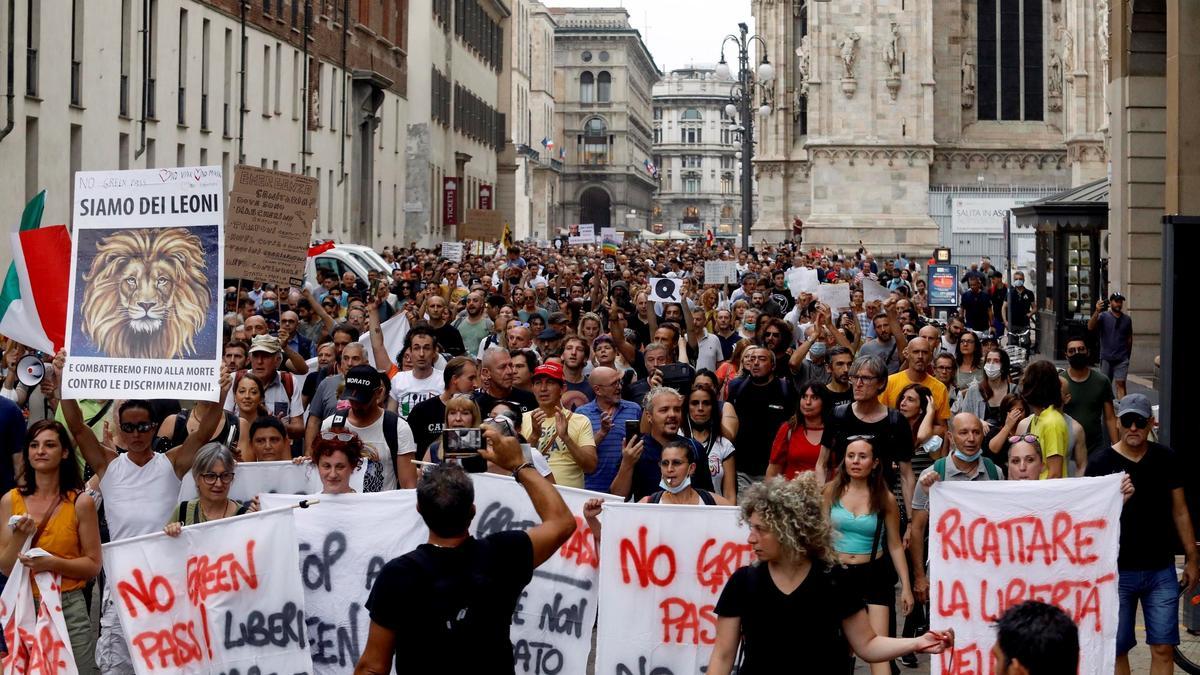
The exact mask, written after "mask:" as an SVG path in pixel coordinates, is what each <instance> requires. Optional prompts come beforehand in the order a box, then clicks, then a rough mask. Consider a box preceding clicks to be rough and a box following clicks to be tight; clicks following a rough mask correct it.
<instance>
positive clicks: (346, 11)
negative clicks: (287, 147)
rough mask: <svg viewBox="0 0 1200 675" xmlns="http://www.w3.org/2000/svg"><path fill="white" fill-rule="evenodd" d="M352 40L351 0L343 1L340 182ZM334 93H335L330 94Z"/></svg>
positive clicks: (343, 163)
mask: <svg viewBox="0 0 1200 675" xmlns="http://www.w3.org/2000/svg"><path fill="white" fill-rule="evenodd" d="M349 38H350V0H343V1H342V132H341V136H342V138H341V151H340V152H341V155H340V156H339V157H338V180H337V184H338V185H341V184H342V181H344V180H346V72H347V68H346V66H347V64H346V47H347V45H346V43H347V41H348V40H349ZM329 93H331V94H332V93H333V92H329Z"/></svg>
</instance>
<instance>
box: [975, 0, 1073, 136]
mask: <svg viewBox="0 0 1200 675" xmlns="http://www.w3.org/2000/svg"><path fill="white" fill-rule="evenodd" d="M978 14H979V22H978V26H977V32H976V36H977V38H978V46H979V57H978V62H979V74H978V76H977V78H976V80H977V83H978V91H979V93H978V102H977V104H976V105H977V114H978V116H979V119H981V120H997V121H1020V120H1041V119H1043V112H1042V110H1043V107H1044V104H1043V101H1044V94H1043V86H1044V77H1043V65H1042V24H1043V22H1042V0H979V10H978ZM1068 58H1069V57H1068ZM1063 60H1064V59H1061V58H1060V57H1059V56H1057V55H1055V56H1052V57H1051V70H1052V71H1054V72H1053V73H1052V74H1051V75H1050V77H1051V78H1052V79H1057V81H1051V82H1049V83H1047V84H1049V86H1050V88H1051V89H1052V90H1055V88H1056V87H1057V88H1058V89H1057V90H1058V91H1061V87H1062V82H1061V79H1060V78H1061V77H1062V76H1063V75H1064V74H1065V70H1066V68H1065V67H1064V66H1063V63H1062V61H1063ZM1056 63H1057V66H1055V64H1056Z"/></svg>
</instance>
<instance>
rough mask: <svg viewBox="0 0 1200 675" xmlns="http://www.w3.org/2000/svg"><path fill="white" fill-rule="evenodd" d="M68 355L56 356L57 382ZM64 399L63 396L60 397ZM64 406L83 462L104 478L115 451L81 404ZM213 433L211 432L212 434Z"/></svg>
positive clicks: (72, 403) (64, 414) (60, 378)
mask: <svg viewBox="0 0 1200 675" xmlns="http://www.w3.org/2000/svg"><path fill="white" fill-rule="evenodd" d="M66 361H67V353H66V352H65V351H61V350H60V351H59V352H58V354H56V355H55V356H54V374H55V380H56V381H58V382H62V370H63V366H64V365H66ZM59 398H60V399H62V396H61V395H60V396H59ZM60 405H61V406H62V411H63V418H64V419H65V420H66V422H67V431H69V432H71V437H72V438H74V439H75V445H76V447H78V448H79V452H80V454H82V455H83V460H84V461H85V462H87V463H88V466H90V467H92V470H93V471H95V472H96V475H98V476H100V477H101V478H103V477H104V471H105V469H107V468H108V463H109V462H111V461H113V460H114V459H116V458H117V453H116V451H115V450H111V449H109V448H106V447H104V446H103V445H101V444H100V440H99V439H97V438H96V434H94V433H92V430H91V428H90V427H88V425H87V422H85V421H84V419H83V411H82V410H80V408H79V402H78V401H75V400H74V399H66V400H63V401H62V402H61V403H60ZM210 433H211V432H210Z"/></svg>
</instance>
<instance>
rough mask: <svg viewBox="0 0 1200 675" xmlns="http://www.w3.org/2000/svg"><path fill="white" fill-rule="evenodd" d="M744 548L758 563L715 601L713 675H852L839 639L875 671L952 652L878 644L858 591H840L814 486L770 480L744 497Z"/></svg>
mask: <svg viewBox="0 0 1200 675" xmlns="http://www.w3.org/2000/svg"><path fill="white" fill-rule="evenodd" d="M740 508H741V516H742V519H743V520H744V521H745V522H746V523H747V524H748V525H749V527H750V536H749V537H748V538H747V542H748V543H749V544H750V546H751V547H752V548H753V550H754V553H755V555H756V556H757V557H758V562H757V563H756V564H754V565H751V566H749V567H743V568H741V569H739V570H738V571H736V572H734V573H733V575H732V576H731V577H730V578H729V581H728V582H727V583H726V584H725V589H724V590H723V591H722V592H721V599H720V600H718V601H717V606H716V614H717V617H718V618H717V640H716V645H715V646H714V648H713V652H712V657H711V658H710V660H709V662H708V673H709V675H730V673H731V672H732V670H733V668H734V666H735V665H736V666H737V668H738V673H740V675H757V674H758V673H784V672H795V670H796V668H797V663H803V664H804V666H805V668H804V670H805V671H806V672H814V673H834V672H842V671H844V670H845V669H846V666H847V663H846V652H845V647H844V644H845V643H844V642H843V641H842V637H841V636H842V635H843V634H844V635H845V638H846V640H847V641H848V642H849V643H850V647H851V648H852V649H853V650H854V653H855V654H857V655H858V656H859V657H861V658H862V659H864V660H866V661H868V662H887V661H890V660H892V659H894V658H896V657H898V656H901V655H903V654H908V653H910V652H920V653H927V654H936V653H940V652H942V651H944V650H946V649H948V648H950V647H952V646H953V645H954V633H953V631H952V630H947V631H945V632H935V631H930V632H927V633H925V634H924V635H922V636H921V637H916V638H907V639H904V638H888V637H883V636H880V635H878V634H877V633H876V632H875V630H874V629H873V628H871V623H870V621H869V620H868V619H867V610H866V606H865V605H864V604H863V602H862V600H861V599H860V597H859V595H858V594H857V593H856V592H855V591H854V590H853V589H846V588H842V587H840V586H839V585H837V584H836V583H835V582H834V580H833V575H832V574H831V572H830V569H831V568H832V566H833V565H835V564H836V558H835V554H834V550H833V535H832V530H831V528H830V526H829V522H828V521H827V520H826V519H825V515H824V513H823V511H822V506H821V486H820V485H818V483H817V479H816V476H815V475H814V474H812V473H804V474H801V475H800V476H798V477H797V478H796V479H794V480H790V481H788V480H784V479H783V478H772V479H770V480H767V481H764V482H762V483H757V484H755V485H753V486H751V487H750V488H749V489H748V490H747V491H746V492H745V493H744V495H743V496H742V503H741V506H740Z"/></svg>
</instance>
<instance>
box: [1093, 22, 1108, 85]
mask: <svg viewBox="0 0 1200 675" xmlns="http://www.w3.org/2000/svg"><path fill="white" fill-rule="evenodd" d="M1108 38H1109V33H1108V0H1098V1H1097V2H1096V48H1097V49H1099V50H1100V63H1102V64H1103V65H1104V79H1103V80H1102V82H1104V83H1107V82H1108V66H1109V63H1110V60H1109V57H1108ZM1105 89H1107V87H1105Z"/></svg>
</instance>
